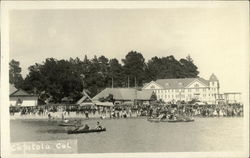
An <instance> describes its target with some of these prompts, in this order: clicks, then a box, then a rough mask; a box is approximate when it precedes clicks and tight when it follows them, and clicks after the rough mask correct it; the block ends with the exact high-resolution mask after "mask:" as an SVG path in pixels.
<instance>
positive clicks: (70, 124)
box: [58, 122, 76, 126]
mask: <svg viewBox="0 0 250 158" xmlns="http://www.w3.org/2000/svg"><path fill="white" fill-rule="evenodd" d="M75 125H76V124H75V123H65V122H62V123H59V124H58V126H75Z"/></svg>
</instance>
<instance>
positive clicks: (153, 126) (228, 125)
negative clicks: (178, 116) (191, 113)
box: [11, 118, 243, 153]
mask: <svg viewBox="0 0 250 158" xmlns="http://www.w3.org/2000/svg"><path fill="white" fill-rule="evenodd" d="M96 121H97V120H88V121H84V122H86V123H88V124H89V126H90V127H94V126H95V124H96ZM101 123H102V125H104V126H105V127H106V128H107V131H106V132H101V133H88V134H78V135H68V134H66V133H65V132H66V130H67V129H68V127H60V126H57V122H55V121H47V120H11V142H20V141H45V140H58V139H77V140H78V152H79V153H98V152H101V153H102V152H181V151H185V152H188V151H201V152H202V151H229V150H230V151H237V150H243V118H196V120H195V122H189V123H163V122H162V123H152V122H148V121H147V120H146V119H142V118H140V119H119V120H116V119H113V120H101Z"/></svg>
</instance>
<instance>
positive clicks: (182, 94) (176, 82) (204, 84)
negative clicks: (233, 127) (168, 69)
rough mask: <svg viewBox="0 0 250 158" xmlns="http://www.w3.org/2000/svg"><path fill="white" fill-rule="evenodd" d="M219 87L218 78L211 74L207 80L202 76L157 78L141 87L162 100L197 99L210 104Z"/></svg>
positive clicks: (214, 98)
mask: <svg viewBox="0 0 250 158" xmlns="http://www.w3.org/2000/svg"><path fill="white" fill-rule="evenodd" d="M219 88H220V86H219V80H218V78H217V77H216V76H215V75H214V74H212V75H211V76H210V78H209V80H205V79H203V78H181V79H158V80H156V81H151V82H150V83H147V84H145V85H144V86H143V88H142V89H144V90H153V91H154V92H155V94H156V96H157V99H158V100H163V101H164V102H176V101H183V100H184V101H191V100H192V99H198V100H199V101H202V102H207V103H209V104H211V103H216V96H218V94H219Z"/></svg>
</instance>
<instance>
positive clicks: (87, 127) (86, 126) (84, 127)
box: [77, 124, 89, 130]
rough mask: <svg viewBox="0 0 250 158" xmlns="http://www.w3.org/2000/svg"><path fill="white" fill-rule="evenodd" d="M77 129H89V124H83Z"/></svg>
mask: <svg viewBox="0 0 250 158" xmlns="http://www.w3.org/2000/svg"><path fill="white" fill-rule="evenodd" d="M77 130H89V126H88V125H87V124H85V125H84V126H80V127H79V128H78V129H77Z"/></svg>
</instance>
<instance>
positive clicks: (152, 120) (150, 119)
mask: <svg viewBox="0 0 250 158" xmlns="http://www.w3.org/2000/svg"><path fill="white" fill-rule="evenodd" d="M148 121H149V122H161V120H160V119H158V118H149V119H148Z"/></svg>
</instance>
